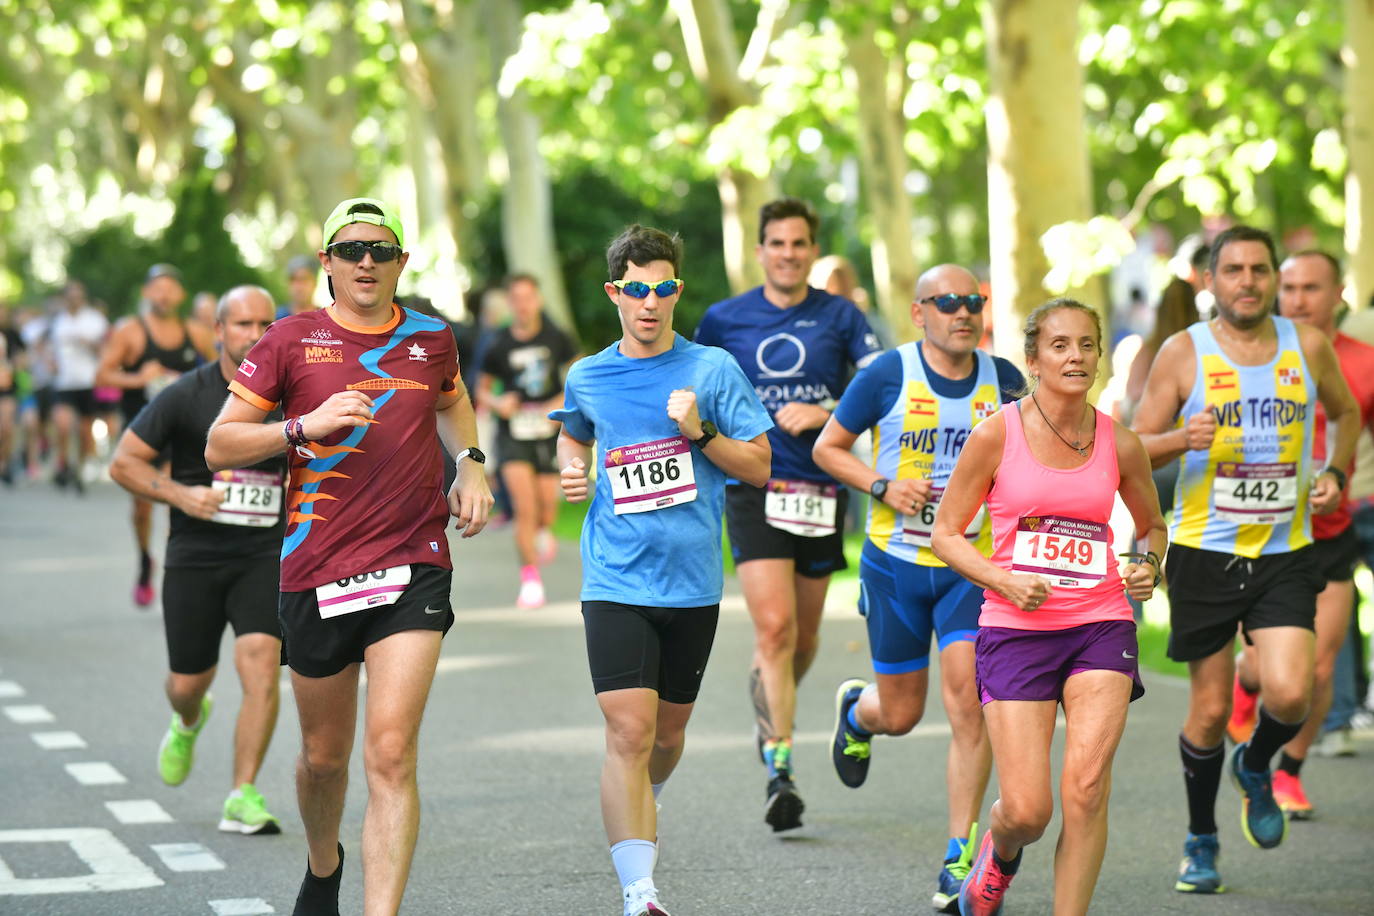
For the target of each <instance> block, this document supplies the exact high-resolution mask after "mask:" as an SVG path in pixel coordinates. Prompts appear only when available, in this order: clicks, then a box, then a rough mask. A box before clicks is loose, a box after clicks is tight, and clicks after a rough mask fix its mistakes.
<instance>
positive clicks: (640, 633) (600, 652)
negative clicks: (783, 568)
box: [582, 601, 720, 703]
mask: <svg viewBox="0 0 1374 916" xmlns="http://www.w3.org/2000/svg"><path fill="white" fill-rule="evenodd" d="M719 618H720V605H719V604H712V605H710V606H708V607H643V606H640V605H634V604H620V603H618V602H615V601H584V602H582V622H583V625H584V627H585V630H586V635H587V661H588V663H589V664H590V666H591V671H592V686H593V688H594V690H595V692H596V693H604V692H606V691H608V690H625V689H628V688H632V687H648V688H650V689H651V690H656V691H658V697H659V699H660V700H664V701H666V702H668V703H693V702H696V698H697V692H698V691H699V690H700V689H701V679H702V676H703V675H704V674H705V672H706V662H707V660H708V659H709V658H710V657H711V644H712V643H713V642H715V638H716V621H717V620H718V619H719Z"/></svg>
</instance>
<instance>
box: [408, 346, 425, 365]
mask: <svg viewBox="0 0 1374 916" xmlns="http://www.w3.org/2000/svg"><path fill="white" fill-rule="evenodd" d="M409 350H410V358H411V359H412V360H416V361H418V362H422V363H423V362H426V361H427V360H428V359H429V354H428V353H426V352H425V348H424V347H422V346H420V345H419V344H411V345H410V347H409Z"/></svg>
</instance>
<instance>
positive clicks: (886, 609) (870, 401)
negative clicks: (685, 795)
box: [812, 264, 1025, 913]
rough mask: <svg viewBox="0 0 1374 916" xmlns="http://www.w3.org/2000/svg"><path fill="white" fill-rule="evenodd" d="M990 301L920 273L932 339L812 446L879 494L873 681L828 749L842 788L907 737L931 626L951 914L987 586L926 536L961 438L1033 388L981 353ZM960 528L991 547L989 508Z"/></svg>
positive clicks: (897, 353)
mask: <svg viewBox="0 0 1374 916" xmlns="http://www.w3.org/2000/svg"><path fill="white" fill-rule="evenodd" d="M984 305H985V300H984V298H983V296H982V295H981V294H980V293H979V292H978V280H977V279H976V278H975V277H974V276H973V274H971V273H970V272H969V271H967V270H965V269H964V268H962V267H959V266H957V265H954V264H942V265H940V266H939V267H932V268H931V269H930V270H928V271H926V272H925V273H924V274H922V275H921V277H920V279H919V280H918V281H917V283H916V295H915V301H913V302H912V303H911V320H912V322H913V323H914V324H915V326H916V327H917V328H919V329H921V330H923V331H924V332H925V338H924V339H923V340H920V341H917V342H913V343H907V344H903V345H901V346H900V347H897V348H896V349H894V350H889V351H888V352H886V353H884V354H883V355H882V356H880V357H878V358H877V359H876V360H874V361H873V362H872V363H870V364H869V365H868V366H866V367H865V368H863V369H861V370H859V374H858V375H856V376H855V377H854V380H853V381H852V382H850V384H849V387H848V388H847V389H846V390H845V393H844V397H842V398H841V399H840V403H839V406H838V407H836V409H835V415H834V416H833V417H831V418H830V420H829V422H827V423H826V425H825V428H824V429H822V430H821V434H820V437H819V438H818V439H817V440H816V445H815V448H814V449H813V450H812V456H813V457H814V458H815V460H816V464H817V465H819V466H820V467H821V468H822V469H824V470H825V471H828V472H829V473H830V474H832V475H834V477H835V479H837V480H839V481H840V482H841V483H844V484H847V485H849V486H851V487H854V488H856V489H859V490H867V491H868V492H869V494H870V495H871V496H872V497H873V499H872V502H871V503H870V505H869V514H868V529H867V530H868V537H867V539H866V540H865V542H864V546H863V555H862V559H861V561H860V565H859V581H860V583H861V586H862V587H861V590H860V597H859V612H860V613H861V614H863V615H864V618H865V619H866V620H867V622H868V642H869V652H870V654H871V656H872V659H873V669H874V671H875V672H876V683H875V684H870V683H868V682H867V681H865V680H862V679H859V678H852V679H850V680H847V681H845V682H844V683H842V684H840V686H839V689H838V690H837V691H836V695H835V709H836V721H835V737H834V740H833V743H832V747H831V758H832V762H833V763H834V765H835V771H836V773H837V774H838V775H839V777H840V781H841V782H843V783H844V784H845V785H847V786H849V787H850V788H858V787H859V786H861V785H863V783H864V780H865V779H866V778H867V776H868V766H869V761H870V753H871V749H872V741H873V736H874V735H905V734H906V733H908V732H909V731H911V729H912V728H914V727H915V726H916V723H918V722H920V721H921V717H922V715H923V714H924V713H925V703H926V689H927V686H928V684H929V679H930V671H929V667H930V642H931V634H932V633H934V635H935V642H936V646H937V648H938V649H939V652H940V681H941V695H942V696H943V697H944V702H945V714H946V715H947V716H948V718H949V723H950V730H951V733H952V737H951V741H950V750H949V757H948V764H947V770H948V785H949V799H948V804H949V839H948V843H947V844H946V847H945V854H944V863H943V865H942V866H941V868H940V871H939V874H938V875H937V878H936V883H937V887H936V892H935V895H934V897H933V899H932V903H933V904H934V906H935V908H936V910H937V911H939V912H944V913H952V912H956V911H957V908H958V903H959V886H960V883H961V882H962V880H963V878H964V877H965V876H966V875H967V874H968V871H969V864H970V862H971V861H972V856H973V853H974V852H975V851H976V849H977V843H976V842H974V834H975V832H976V830H977V823H976V822H977V820H978V812H979V809H980V808H981V807H982V802H983V791H984V789H986V788H987V782H988V770H989V769H990V767H991V764H992V757H991V752H990V750H989V746H988V741H987V733H986V732H985V730H984V728H983V712H982V706H981V704H980V702H979V697H978V688H977V685H976V684H975V682H974V676H973V640H974V638H975V637H976V636H977V635H978V615H979V612H980V611H981V609H982V604H983V590H982V589H981V588H978V587H976V586H974V585H973V584H972V583H971V582H969V581H968V580H967V579H965V578H964V577H962V576H960V575H959V574H958V573H956V572H954V571H953V570H952V569H949V568H948V566H946V564H945V563H944V562H943V561H941V560H940V559H939V558H938V557H936V556H935V554H934V552H932V550H931V547H930V536H931V530H932V528H933V525H934V521H935V510H936V508H937V507H938V506H939V504H940V496H941V494H942V493H943V492H944V486H945V482H946V481H947V480H948V479H949V475H950V473H951V472H952V471H953V470H954V464H955V462H956V461H957V460H958V458H959V453H960V451H961V450H962V449H963V446H964V440H965V439H966V438H967V437H968V434H969V433H970V432H971V431H972V430H973V428H974V427H975V426H977V425H978V424H979V423H980V422H982V421H983V420H985V419H987V418H988V417H989V416H991V415H992V414H994V413H996V412H997V411H998V410H999V409H1000V408H1001V405H1002V404H1005V403H1007V402H1009V401H1012V400H1015V399H1016V397H1017V396H1018V395H1019V394H1020V392H1021V391H1023V390H1024V388H1025V379H1024V378H1023V377H1022V375H1021V373H1020V371H1018V370H1017V368H1016V367H1015V366H1013V365H1012V364H1011V363H1009V362H1007V361H1006V360H1005V359H1002V358H1001V357H996V356H990V355H988V354H987V353H983V352H981V351H979V350H978V341H979V340H981V339H982V337H983V306H984ZM866 429H872V430H873V466H872V467H870V466H869V465H867V464H865V463H864V462H863V461H861V460H860V459H859V458H857V457H856V456H855V455H854V454H853V453H852V452H851V451H850V450H851V449H852V448H853V446H854V442H855V440H857V439H858V437H859V434H860V433H862V432H863V431H864V430H866ZM966 536H967V537H968V538H969V539H970V540H972V541H973V542H974V543H975V544H976V545H977V546H978V547H979V549H981V550H982V551H983V553H984V554H987V553H989V552H990V551H991V547H992V542H991V528H990V525H989V524H988V523H987V521H986V518H985V513H982V512H980V513H979V514H978V516H977V517H976V518H975V519H974V522H973V524H972V525H971V526H970V527H969V530H968V531H967V532H966Z"/></svg>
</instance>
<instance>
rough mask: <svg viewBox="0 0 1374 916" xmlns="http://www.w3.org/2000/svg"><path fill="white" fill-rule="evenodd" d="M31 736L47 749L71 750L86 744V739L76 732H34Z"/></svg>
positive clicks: (35, 742)
mask: <svg viewBox="0 0 1374 916" xmlns="http://www.w3.org/2000/svg"><path fill="white" fill-rule="evenodd" d="M29 737H30V738H32V739H33V743H34V744H36V745H38V746H39V747H41V748H42V749H43V750H45V751H70V750H75V749H78V748H83V747H85V746H86V739H85V738H82V737H81V736H80V735H78V734H77V733H76V732H33V733H32V734H30V735H29Z"/></svg>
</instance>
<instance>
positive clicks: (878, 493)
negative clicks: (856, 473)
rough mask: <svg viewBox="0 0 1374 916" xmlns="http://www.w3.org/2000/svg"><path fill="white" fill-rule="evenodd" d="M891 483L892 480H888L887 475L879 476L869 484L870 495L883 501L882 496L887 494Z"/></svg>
mask: <svg viewBox="0 0 1374 916" xmlns="http://www.w3.org/2000/svg"><path fill="white" fill-rule="evenodd" d="M891 483H892V481H890V480H888V479H887V478H886V477H879V478H878V479H877V480H875V481H873V482H872V483H871V484H869V485H868V495H869V496H872V497H873V498H874V499H876V500H879V501H881V500H882V498H883V497H884V496H886V495H887V488H888V485H890V484H891Z"/></svg>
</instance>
